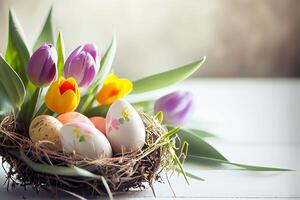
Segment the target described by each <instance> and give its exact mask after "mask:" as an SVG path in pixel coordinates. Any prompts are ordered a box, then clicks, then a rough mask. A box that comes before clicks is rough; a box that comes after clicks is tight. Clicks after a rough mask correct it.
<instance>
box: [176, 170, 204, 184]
mask: <svg viewBox="0 0 300 200" xmlns="http://www.w3.org/2000/svg"><path fill="white" fill-rule="evenodd" d="M175 170H176V171H177V172H179V173H181V170H180V169H178V168H176V169H175ZM185 174H186V176H187V177H189V178H192V179H195V180H198V181H205V180H204V179H203V178H201V177H199V176H197V175H194V174H192V173H190V172H187V171H185Z"/></svg>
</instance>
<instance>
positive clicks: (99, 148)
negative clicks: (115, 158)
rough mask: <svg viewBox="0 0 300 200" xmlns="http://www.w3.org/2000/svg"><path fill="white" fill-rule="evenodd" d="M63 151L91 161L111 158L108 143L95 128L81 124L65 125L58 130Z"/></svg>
mask: <svg viewBox="0 0 300 200" xmlns="http://www.w3.org/2000/svg"><path fill="white" fill-rule="evenodd" d="M60 139H61V143H62V147H63V151H64V152H66V153H72V152H75V153H76V154H80V155H83V156H86V157H88V158H91V159H98V158H103V157H112V149H111V146H110V143H109V141H108V140H107V138H106V137H105V136H104V134H103V133H101V132H100V131H99V130H97V129H96V128H95V127H93V126H90V125H89V124H85V123H82V122H72V123H68V124H65V125H64V126H63V127H62V128H61V129H60Z"/></svg>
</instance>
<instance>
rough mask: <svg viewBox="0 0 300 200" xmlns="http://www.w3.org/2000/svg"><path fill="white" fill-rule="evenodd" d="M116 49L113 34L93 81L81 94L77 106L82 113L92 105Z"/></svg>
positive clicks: (108, 70) (108, 71) (110, 65)
mask: <svg viewBox="0 0 300 200" xmlns="http://www.w3.org/2000/svg"><path fill="white" fill-rule="evenodd" d="M116 49H117V41H116V36H115V35H114V36H113V39H112V41H111V43H110V45H109V47H108V49H107V50H106V52H105V54H104V56H103V57H102V59H101V62H100V69H99V71H98V73H97V75H96V78H95V81H94V83H92V84H91V85H90V86H89V88H88V92H87V94H85V95H83V96H82V99H84V101H81V102H82V103H81V104H80V105H79V106H78V107H79V110H80V111H81V112H82V113H84V112H86V111H87V110H89V109H90V108H91V107H92V105H93V102H94V100H95V94H96V93H97V90H98V88H99V86H100V85H101V84H102V83H103V82H104V80H105V78H106V77H107V75H108V74H109V73H110V70H111V67H112V64H113V60H114V58H115V54H116Z"/></svg>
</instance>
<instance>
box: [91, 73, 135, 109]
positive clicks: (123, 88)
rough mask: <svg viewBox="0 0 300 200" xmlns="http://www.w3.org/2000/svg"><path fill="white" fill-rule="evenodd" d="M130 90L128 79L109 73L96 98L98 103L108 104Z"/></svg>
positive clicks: (130, 85)
mask: <svg viewBox="0 0 300 200" xmlns="http://www.w3.org/2000/svg"><path fill="white" fill-rule="evenodd" d="M131 90H132V83H131V81H130V80H128V79H124V78H119V77H117V76H116V75H114V74H111V75H109V76H108V77H107V78H106V80H105V81H104V84H103V86H102V88H101V90H100V91H99V92H98V94H97V96H96V99H97V101H98V103H99V104H100V105H109V104H112V103H113V102H114V101H115V100H117V99H120V98H123V97H125V96H126V95H127V94H129V93H130V92H131Z"/></svg>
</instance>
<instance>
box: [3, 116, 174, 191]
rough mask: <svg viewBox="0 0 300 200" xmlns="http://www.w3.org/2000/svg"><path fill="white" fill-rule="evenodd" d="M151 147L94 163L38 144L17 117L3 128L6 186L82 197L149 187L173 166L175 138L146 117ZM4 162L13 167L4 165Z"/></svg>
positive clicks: (10, 118)
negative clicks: (167, 136)
mask: <svg viewBox="0 0 300 200" xmlns="http://www.w3.org/2000/svg"><path fill="white" fill-rule="evenodd" d="M141 117H142V119H143V122H144V124H145V128H146V143H145V145H144V147H143V148H142V149H141V150H139V151H135V152H131V153H127V154H122V155H118V156H114V157H112V158H102V159H98V160H91V159H88V158H86V157H82V156H80V155H76V154H75V153H73V154H66V153H63V152H62V151H59V152H58V151H53V150H50V149H49V148H47V144H46V145H45V143H47V142H46V141H45V142H40V143H38V144H33V143H32V141H31V140H30V139H29V137H28V136H27V135H24V134H22V133H23V132H24V131H22V128H21V127H19V126H18V124H17V123H16V122H15V120H14V119H15V118H14V117H13V116H8V117H6V118H5V119H4V120H3V121H2V122H1V124H0V155H1V156H2V166H4V167H3V168H4V170H5V172H6V175H7V180H6V184H7V188H8V189H9V188H11V187H14V186H16V185H18V186H23V187H24V188H26V186H32V187H33V188H34V189H36V190H37V191H39V190H40V189H46V190H48V191H52V192H57V191H59V190H63V191H66V192H69V193H74V191H76V192H75V193H76V194H79V195H97V194H102V193H108V194H109V195H112V194H113V193H117V192H126V191H128V190H129V189H133V188H138V189H144V188H145V184H147V183H148V184H149V185H150V186H151V188H152V183H153V182H155V181H157V180H161V177H160V174H161V172H162V171H163V170H164V169H166V168H168V169H169V167H170V161H169V157H170V153H172V152H171V151H170V150H171V148H170V140H169V141H167V140H166V137H163V136H164V135H165V134H166V133H167V130H166V129H165V128H164V127H163V126H162V125H161V124H160V123H159V122H158V121H157V120H156V119H155V118H153V117H150V116H148V115H146V114H141ZM5 163H8V166H6V167H5Z"/></svg>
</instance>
